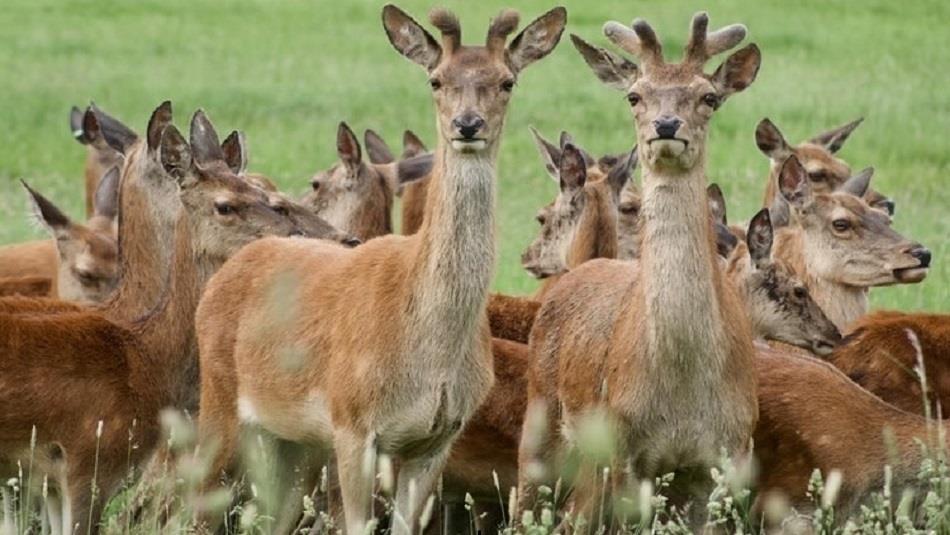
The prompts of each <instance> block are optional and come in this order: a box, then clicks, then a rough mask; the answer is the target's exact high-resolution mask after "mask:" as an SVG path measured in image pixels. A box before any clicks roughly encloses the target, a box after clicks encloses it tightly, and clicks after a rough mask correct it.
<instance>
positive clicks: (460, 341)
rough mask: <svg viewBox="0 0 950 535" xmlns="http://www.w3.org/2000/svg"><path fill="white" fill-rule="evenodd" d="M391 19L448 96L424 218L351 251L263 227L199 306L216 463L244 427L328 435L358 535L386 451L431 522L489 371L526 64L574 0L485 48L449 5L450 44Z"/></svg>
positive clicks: (491, 35)
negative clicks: (285, 313)
mask: <svg viewBox="0 0 950 535" xmlns="http://www.w3.org/2000/svg"><path fill="white" fill-rule="evenodd" d="M382 19H383V26H384V28H385V30H386V34H387V35H388V36H389V39H390V42H391V43H392V45H393V46H394V47H395V48H396V50H397V51H399V52H400V53H401V54H403V55H404V56H406V57H407V58H409V59H410V60H412V61H414V62H415V63H417V64H419V65H421V66H422V67H423V68H424V69H425V71H426V72H427V74H428V76H429V85H430V86H431V88H432V94H433V98H434V100H435V106H436V110H437V114H436V117H437V124H438V130H439V141H438V146H437V148H436V150H435V161H434V164H433V171H432V174H431V177H430V180H429V186H428V191H427V198H426V214H425V218H424V222H423V224H422V227H421V228H420V230H419V232H418V233H416V234H415V235H413V236H405V237H404V236H383V237H379V238H377V239H373V240H370V241H368V242H366V243H364V244H363V245H361V246H359V247H357V248H354V249H350V250H347V249H343V248H340V247H338V246H336V245H334V244H329V243H325V242H318V241H306V240H300V241H294V240H276V239H265V240H262V241H259V242H257V243H255V244H252V245H251V246H250V247H247V248H245V249H244V250H243V251H242V252H241V253H239V254H238V255H237V256H235V257H234V258H233V259H232V260H231V261H230V262H229V263H228V264H227V265H226V266H225V267H224V268H223V269H222V270H221V272H220V273H218V274H217V275H216V276H215V277H214V280H213V281H212V283H211V284H210V285H209V287H208V291H207V292H206V293H205V295H204V297H203V299H202V301H201V304H200V306H199V310H198V319H197V322H198V329H199V344H200V349H201V351H200V355H201V371H202V385H201V410H200V415H199V416H200V421H199V434H200V440H201V441H202V443H212V444H215V445H216V453H215V460H214V463H213V465H212V474H214V475H215V476H216V475H217V474H219V473H220V472H221V471H223V470H224V469H226V468H227V467H229V466H230V464H231V461H232V456H233V454H234V451H235V445H236V440H237V433H238V430H239V428H240V427H241V426H242V425H254V426H259V427H262V428H264V429H266V430H267V431H269V432H270V433H272V434H274V435H276V436H277V437H278V438H279V439H282V440H283V441H285V442H288V443H292V444H298V445H300V447H304V448H308V447H309V448H312V449H314V450H317V451H324V452H326V451H327V450H329V449H330V448H332V450H333V452H334V453H335V455H336V461H337V466H338V471H339V479H340V488H341V492H342V496H343V506H344V514H345V517H346V531H347V533H351V534H353V533H362V531H363V529H364V526H365V525H366V522H367V521H368V519H369V514H370V506H371V500H370V498H371V494H372V488H373V480H374V477H373V473H372V472H373V470H368V471H367V470H366V469H364V468H363V467H364V465H366V464H368V463H367V460H366V459H370V460H371V459H373V458H375V455H376V454H377V453H386V454H390V455H393V456H394V457H395V458H396V459H397V460H398V461H399V465H400V469H399V474H398V477H397V483H396V491H395V495H396V509H395V520H394V522H393V532H394V533H399V534H401V533H409V532H413V531H415V530H416V529H418V520H419V516H420V514H421V513H422V510H423V505H424V504H425V502H426V499H427V497H428V496H429V494H430V492H432V490H433V485H434V484H435V482H436V480H437V479H438V477H439V474H440V473H441V471H442V466H443V464H444V463H445V459H446V457H447V456H448V453H449V450H450V447H451V444H452V442H453V440H454V439H455V437H456V435H457V434H458V432H459V429H460V428H461V426H462V425H463V424H464V423H465V422H466V421H467V420H468V419H469V418H471V416H472V414H473V413H474V412H475V410H476V409H477V408H478V406H479V405H480V404H481V402H482V400H483V399H484V398H485V396H486V395H487V394H488V390H489V389H490V387H491V384H492V380H493V374H492V360H491V350H490V336H489V332H488V324H487V320H486V318H485V303H486V300H487V296H488V287H489V284H490V282H491V278H492V271H493V266H494V235H493V233H494V230H493V226H494V207H493V204H494V188H495V180H496V178H495V174H496V170H495V165H496V164H495V162H496V157H497V153H498V148H499V145H500V139H501V133H502V130H503V126H504V116H505V112H506V109H507V105H508V102H509V100H510V97H511V94H512V92H513V90H514V87H515V82H516V80H517V76H518V75H519V74H520V73H521V71H522V70H523V69H524V68H525V67H527V66H528V65H529V64H531V63H533V62H535V61H537V60H539V59H541V58H543V57H544V56H546V55H547V54H548V53H549V52H550V51H551V50H553V48H554V47H555V45H556V44H557V42H558V41H559V38H560V35H561V32H562V30H563V28H564V25H565V22H566V11H565V10H564V9H563V8H556V9H553V10H551V11H549V12H548V13H546V14H545V15H542V16H541V17H540V18H538V19H537V20H535V21H534V22H532V23H531V24H529V25H528V26H527V27H526V28H525V29H524V30H523V31H522V32H521V33H520V34H519V35H518V36H517V37H516V38H515V39H514V40H513V41H511V44H509V45H507V46H506V41H507V37H508V36H509V35H510V34H511V33H512V32H513V31H514V30H515V28H516V26H517V23H518V16H517V14H516V13H515V12H513V11H504V12H502V13H501V14H500V15H499V16H498V17H496V18H495V19H494V20H493V21H492V23H491V25H490V28H489V32H488V39H487V41H486V43H485V45H484V46H465V45H462V42H461V37H462V36H461V26H460V25H459V22H458V19H457V18H456V17H455V16H454V15H453V14H451V13H450V12H448V11H446V10H439V9H437V10H434V11H433V12H432V13H431V15H430V20H431V21H432V23H433V25H434V26H436V27H437V28H439V30H440V31H441V33H442V43H441V45H440V44H439V43H438V42H437V41H436V40H435V39H434V38H433V37H432V36H431V35H430V34H429V33H428V32H427V31H426V30H425V29H423V27H422V26H420V25H419V24H418V23H416V22H415V21H414V20H413V19H412V18H411V17H410V16H409V15H407V14H406V13H404V12H403V11H402V10H400V9H399V8H397V7H395V6H393V5H387V6H385V7H384V8H383V14H382ZM349 143H350V142H349V141H344V145H347V146H348V145H349ZM348 152H349V150H348ZM354 162H355V159H354ZM278 258H280V259H281V260H280V261H278ZM249 270H250V271H249ZM249 272H253V273H255V276H254V277H252V278H251V280H249V279H248V277H247V274H248V273H249ZM275 285H277V287H281V286H282V287H291V288H294V294H295V295H296V296H297V297H296V298H295V301H296V303H297V305H289V306H294V309H293V310H294V312H293V314H292V315H291V317H285V318H284V319H285V320H279V321H270V320H266V319H265V318H266V317H267V314H269V312H268V311H272V310H273V306H274V305H275V303H274V302H273V298H272V296H273V295H274V292H275V291H276V289H277V287H275ZM282 306H286V305H282ZM330 318H334V319H333V320H332V321H331V320H330ZM262 325H263V327H261V326H262ZM436 333H451V336H439V335H436ZM288 348H295V349H293V351H291V353H293V354H294V355H297V357H295V358H293V359H292V362H290V361H287V360H286V359H285V358H284V357H285V356H286V355H287V354H288V352H287V351H286V349H288ZM301 418H304V419H303V420H301ZM369 464H372V463H369ZM411 489H412V490H411ZM294 516H295V515H294Z"/></svg>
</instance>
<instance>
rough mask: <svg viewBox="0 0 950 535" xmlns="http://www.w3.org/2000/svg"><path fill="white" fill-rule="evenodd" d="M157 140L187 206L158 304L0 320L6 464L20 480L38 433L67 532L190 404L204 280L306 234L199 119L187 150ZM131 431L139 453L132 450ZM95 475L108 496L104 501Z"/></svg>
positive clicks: (95, 509) (172, 137) (168, 133)
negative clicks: (231, 163) (248, 250)
mask: <svg viewBox="0 0 950 535" xmlns="http://www.w3.org/2000/svg"><path fill="white" fill-rule="evenodd" d="M160 109H161V108H160ZM165 111H170V110H167V108H166V109H165ZM153 119H154V117H153ZM159 139H160V142H159V143H160V144H159V154H160V161H161V164H162V166H163V169H164V170H165V175H164V177H160V176H157V175H156V176H152V177H151V179H154V180H167V181H169V182H171V183H172V184H171V187H173V188H175V190H176V191H179V192H180V193H178V197H179V198H180V201H179V202H180V203H181V205H182V206H181V209H180V210H179V211H178V213H179V215H180V217H179V218H178V220H177V221H176V223H175V228H174V232H173V240H174V242H173V243H174V249H173V251H172V254H171V263H172V265H171V266H170V267H169V268H168V269H169V272H168V286H167V287H166V288H164V290H163V293H162V295H161V298H160V300H159V302H158V303H156V306H155V307H154V308H153V309H152V310H151V311H150V312H149V313H148V314H146V315H145V316H143V317H141V318H138V319H129V318H127V317H114V316H112V317H110V315H109V314H107V313H104V312H110V309H109V308H108V307H107V308H105V309H104V311H99V310H95V309H86V310H81V311H75V310H73V311H61V312H59V313H49V314H42V315H37V314H16V313H12V312H11V313H7V312H4V313H0V332H2V333H3V335H2V337H0V372H2V373H0V382H2V384H0V392H2V402H3V404H4V405H3V407H4V408H3V410H2V411H0V425H2V426H3V429H4V430H5V434H4V436H3V439H2V440H0V458H2V460H3V466H4V468H5V469H7V470H9V469H10V467H13V470H14V471H13V472H12V473H13V474H15V473H16V472H15V467H16V464H17V462H18V461H19V462H21V463H22V462H25V459H26V458H25V457H24V455H31V453H30V452H31V443H30V441H31V436H30V430H31V428H33V426H35V429H36V432H37V434H36V440H37V442H36V448H35V451H36V452H37V453H36V457H35V459H34V461H33V466H34V469H38V470H40V471H41V472H43V473H46V474H48V475H49V477H50V481H51V484H53V486H54V487H55V489H56V493H55V494H56V496H55V500H56V501H57V505H59V506H60V509H61V513H62V514H61V527H62V528H61V529H62V530H63V531H64V532H70V533H71V532H73V529H74V525H75V524H77V523H81V526H83V529H87V530H95V529H96V527H97V524H98V520H99V514H100V512H101V509H102V505H103V504H104V503H105V501H106V500H107V499H108V497H109V496H110V495H111V494H112V493H113V492H114V491H115V489H116V487H117V485H118V484H119V483H120V482H121V480H122V478H123V477H124V476H125V474H126V473H127V470H128V462H129V461H131V462H132V463H133V466H134V464H135V463H138V462H139V461H141V460H142V459H143V458H144V457H145V455H147V454H148V453H149V452H150V451H151V449H152V448H153V447H154V446H155V443H156V441H157V438H158V431H159V425H158V413H159V411H160V410H161V409H162V408H164V407H169V406H176V407H180V406H182V403H184V402H185V401H184V400H183V399H182V398H181V393H182V392H183V391H186V390H187V388H186V387H185V386H184V385H183V383H184V382H186V381H187V379H188V378H187V377H186V375H187V373H189V371H190V370H192V369H194V365H192V364H190V363H189V362H188V361H189V360H190V359H193V358H194V349H193V346H194V345H195V341H194V327H193V325H194V319H193V318H194V310H195V307H196V306H197V301H198V297H199V296H200V294H201V290H202V287H203V285H204V282H205V281H206V280H207V278H208V277H210V276H211V274H213V273H214V271H215V269H216V268H217V267H218V266H220V265H221V264H222V263H223V262H224V261H225V260H226V259H227V257H228V256H229V255H231V254H233V253H234V252H235V251H236V250H237V249H239V248H240V247H242V246H243V245H245V244H247V243H248V242H250V241H252V240H255V239H257V238H258V237H260V236H263V235H267V234H278V235H285V236H286V235H291V234H298V233H300V231H299V229H297V228H296V227H295V226H294V225H293V224H292V223H290V221H289V220H288V219H287V218H285V217H284V216H281V215H280V214H278V213H277V212H275V211H274V210H273V209H271V208H270V206H268V203H267V198H266V196H265V195H264V194H263V193H262V192H260V191H259V190H257V189H256V188H253V187H251V186H249V185H248V184H247V183H245V182H244V181H243V180H242V179H240V178H238V177H237V176H235V175H234V174H233V173H231V171H230V170H229V169H228V167H227V165H226V164H225V162H224V160H223V155H222V154H221V149H220V146H219V144H218V140H217V136H216V134H215V132H214V128H213V127H212V126H211V123H210V122H209V121H208V120H207V118H206V117H205V116H204V114H203V113H202V112H200V111H199V112H198V113H196V114H195V117H194V119H193V120H192V128H191V143H190V144H189V143H187V142H186V141H185V140H184V138H182V136H181V134H179V133H178V130H177V129H176V128H175V127H174V126H166V127H165V128H164V129H163V132H162V133H161V136H160V138H159ZM122 202H123V205H122V209H123V210H124V209H125V208H126V207H127V206H126V204H125V202H126V199H123V200H122ZM120 284H122V285H125V284H128V281H127V280H126V279H123V280H122V282H121V283H120ZM133 290H134V289H130V291H133ZM0 308H2V307H0ZM49 392H58V393H59V395H56V396H50V395H49ZM133 421H134V422H136V423H135V425H134V426H133ZM97 422H101V423H98V424H97ZM130 429H134V430H135V436H134V438H133V440H134V441H135V442H136V444H137V447H136V448H133V449H131V450H130V449H129V431H130ZM130 455H131V459H130ZM93 477H95V481H96V484H97V486H98V487H99V488H100V489H102V493H101V495H100V499H98V500H96V499H94V496H93V494H92V489H91V484H92V480H93ZM54 509H55V508H54Z"/></svg>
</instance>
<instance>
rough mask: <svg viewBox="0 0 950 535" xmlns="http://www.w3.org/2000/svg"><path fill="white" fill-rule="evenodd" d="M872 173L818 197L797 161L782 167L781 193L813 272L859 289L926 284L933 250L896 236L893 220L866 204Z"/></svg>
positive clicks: (860, 175) (849, 181) (851, 180)
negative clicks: (789, 210) (901, 284)
mask: <svg viewBox="0 0 950 535" xmlns="http://www.w3.org/2000/svg"><path fill="white" fill-rule="evenodd" d="M872 174H873V169H865V170H864V171H862V172H861V173H859V174H858V175H856V176H854V177H851V178H849V179H848V180H847V181H846V182H845V183H844V184H842V185H841V187H840V188H838V189H837V190H835V191H832V192H829V193H816V192H814V191H813V190H812V181H811V180H809V178H808V171H807V170H806V169H805V167H804V166H803V165H802V164H801V162H799V161H798V157H797V156H794V155H792V156H789V158H788V159H787V160H786V161H785V163H784V164H783V165H782V168H781V171H780V173H779V175H778V189H779V192H780V194H781V195H782V197H783V199H784V200H785V201H786V202H787V203H788V204H789V206H790V209H791V211H792V220H793V221H795V222H796V225H797V227H798V228H799V229H800V231H801V233H802V240H803V241H802V249H803V254H804V255H805V258H806V262H807V264H808V268H809V270H810V271H811V274H812V275H813V276H815V277H819V278H821V279H824V280H828V281H832V282H835V283H838V284H843V285H846V286H852V287H857V288H868V287H871V286H883V285H889V284H898V283H914V282H920V281H921V280H923V279H924V277H926V276H927V269H928V268H929V266H930V251H929V250H927V249H926V248H924V247H923V246H922V245H921V244H919V243H917V242H913V241H910V240H908V239H907V238H905V237H904V236H902V235H900V234H898V233H897V232H896V231H894V229H893V228H891V218H890V216H888V215H887V214H886V213H884V212H882V211H880V210H876V209H874V208H871V207H870V206H869V205H868V204H867V202H866V201H865V200H864V199H863V197H864V195H865V193H867V190H868V186H869V184H870V180H871V175H872Z"/></svg>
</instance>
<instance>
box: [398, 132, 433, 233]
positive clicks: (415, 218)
mask: <svg viewBox="0 0 950 535" xmlns="http://www.w3.org/2000/svg"><path fill="white" fill-rule="evenodd" d="M402 139H403V141H402V144H403V153H402V157H403V158H411V157H413V156H418V155H419V154H422V153H423V152H426V151H427V149H426V147H425V145H423V143H422V141H420V140H419V138H418V137H416V135H415V134H413V133H412V132H411V131H409V130H406V132H405V133H403V138H402ZM428 186H429V178H428V177H424V178H420V179H419V180H416V181H415V182H411V183H409V184H406V185H405V187H403V190H402V233H403V235H405V236H411V235H412V234H415V233H416V232H418V231H419V228H420V227H422V218H423V217H424V216H425V207H426V189H427V188H428Z"/></svg>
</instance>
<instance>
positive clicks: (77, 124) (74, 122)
mask: <svg viewBox="0 0 950 535" xmlns="http://www.w3.org/2000/svg"><path fill="white" fill-rule="evenodd" d="M84 116H85V114H84V113H83V111H82V110H80V109H79V108H77V107H76V106H73V107H72V109H70V110H69V131H70V132H71V133H72V135H73V137H74V138H75V139H76V141H78V142H80V143H82V144H83V145H88V144H89V142H90V141H92V140H91V139H90V138H89V137H88V136H87V135H86V131H85V129H83V127H82V123H83V117H84Z"/></svg>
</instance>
